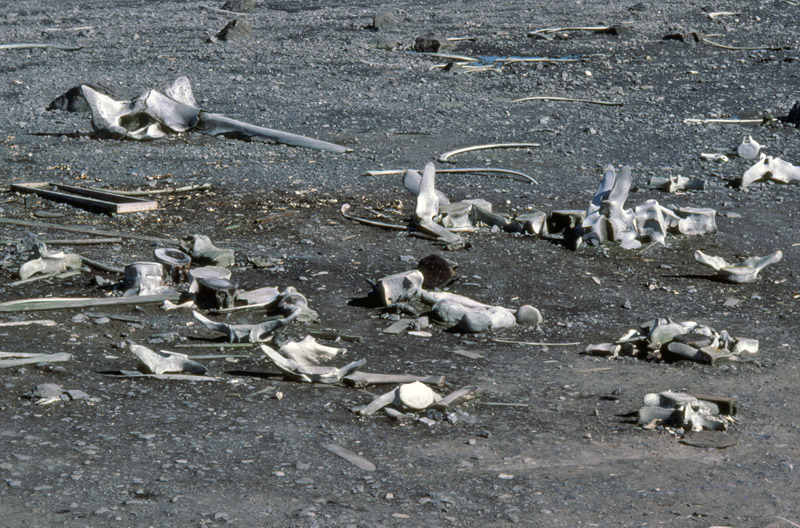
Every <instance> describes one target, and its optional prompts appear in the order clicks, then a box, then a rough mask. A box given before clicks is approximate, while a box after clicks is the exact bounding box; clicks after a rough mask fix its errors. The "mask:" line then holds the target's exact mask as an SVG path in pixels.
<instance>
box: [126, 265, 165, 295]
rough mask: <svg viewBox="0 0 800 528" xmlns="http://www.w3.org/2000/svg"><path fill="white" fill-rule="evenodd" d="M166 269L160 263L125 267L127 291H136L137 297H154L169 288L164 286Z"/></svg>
mask: <svg viewBox="0 0 800 528" xmlns="http://www.w3.org/2000/svg"><path fill="white" fill-rule="evenodd" d="M163 275H164V267H163V266H162V265H161V264H159V263H158V262H134V263H133V264H129V265H127V266H125V280H124V282H123V285H124V288H125V289H126V290H134V291H135V293H136V294H137V295H153V294H157V293H162V292H164V291H166V290H168V289H169V288H167V287H166V286H164V283H163V281H162V277H163Z"/></svg>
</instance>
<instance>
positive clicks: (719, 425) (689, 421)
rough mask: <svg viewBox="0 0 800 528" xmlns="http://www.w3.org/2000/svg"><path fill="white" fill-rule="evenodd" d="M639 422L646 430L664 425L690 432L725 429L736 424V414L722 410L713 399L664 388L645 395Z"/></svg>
mask: <svg viewBox="0 0 800 528" xmlns="http://www.w3.org/2000/svg"><path fill="white" fill-rule="evenodd" d="M637 422H638V423H639V425H640V426H642V427H643V428H645V429H655V428H656V427H658V426H664V427H674V428H678V429H685V430H689V431H702V430H704V429H705V430H711V431H725V430H727V429H728V427H729V425H730V424H731V423H733V417H732V416H729V415H726V414H723V413H721V412H720V409H719V407H718V406H717V405H716V404H714V403H712V402H709V401H705V400H698V399H697V398H695V397H694V396H692V395H690V394H686V393H682V392H671V391H664V392H661V393H650V394H647V395H645V397H644V407H642V408H641V409H639V413H638V418H637Z"/></svg>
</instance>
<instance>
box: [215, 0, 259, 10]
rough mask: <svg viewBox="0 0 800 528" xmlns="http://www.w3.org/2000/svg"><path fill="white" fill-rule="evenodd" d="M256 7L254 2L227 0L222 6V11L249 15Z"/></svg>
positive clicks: (253, 0)
mask: <svg viewBox="0 0 800 528" xmlns="http://www.w3.org/2000/svg"><path fill="white" fill-rule="evenodd" d="M255 5H256V0H228V1H227V2H225V3H224V4H222V9H224V10H226V11H235V12H236V13H249V12H250V11H252V10H253V7H255Z"/></svg>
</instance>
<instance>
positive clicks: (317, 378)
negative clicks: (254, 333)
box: [261, 345, 367, 383]
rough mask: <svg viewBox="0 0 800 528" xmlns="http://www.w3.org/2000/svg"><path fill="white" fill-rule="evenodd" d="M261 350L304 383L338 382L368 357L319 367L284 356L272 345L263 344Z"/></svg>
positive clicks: (362, 364)
mask: <svg viewBox="0 0 800 528" xmlns="http://www.w3.org/2000/svg"><path fill="white" fill-rule="evenodd" d="M261 350H262V351H263V352H264V353H265V354H266V355H267V357H268V358H269V360H270V361H272V363H273V364H274V365H275V366H276V367H278V370H280V371H281V372H282V373H283V374H284V376H286V377H288V378H289V379H292V380H294V381H299V382H304V383H336V382H338V381H340V380H341V379H342V378H343V377H345V376H347V375H348V374H350V373H351V372H353V371H355V370H357V369H359V368H361V367H363V366H364V365H365V364H366V363H367V360H366V359H363V358H362V359H359V360H357V361H353V362H351V363H348V364H347V365H345V366H344V367H341V368H336V367H317V366H313V365H302V364H300V363H298V362H296V361H294V360H293V359H288V358H285V357H283V356H282V355H281V354H279V353H278V352H276V351H275V350H273V349H272V347H269V346H266V345H261Z"/></svg>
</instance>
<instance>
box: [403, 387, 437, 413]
mask: <svg viewBox="0 0 800 528" xmlns="http://www.w3.org/2000/svg"><path fill="white" fill-rule="evenodd" d="M437 396H438V394H436V393H435V392H433V389H431V388H430V387H428V386H427V385H425V384H424V383H422V382H419V381H415V382H413V383H405V384H403V385H400V387H398V388H397V402H398V403H399V404H400V405H401V406H402V407H404V408H406V409H408V410H410V411H422V410H424V409H427V408H428V407H430V406H431V405H433V404H434V403H435V402H436V400H437ZM439 399H441V397H440V398H439Z"/></svg>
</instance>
